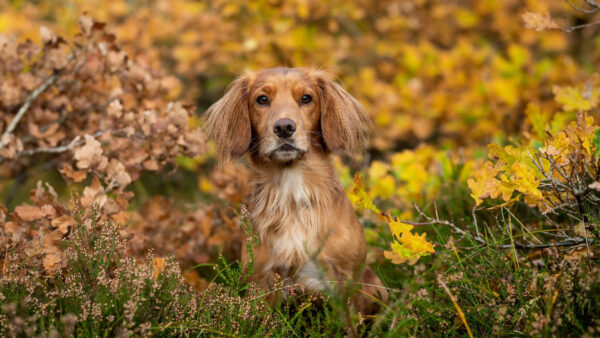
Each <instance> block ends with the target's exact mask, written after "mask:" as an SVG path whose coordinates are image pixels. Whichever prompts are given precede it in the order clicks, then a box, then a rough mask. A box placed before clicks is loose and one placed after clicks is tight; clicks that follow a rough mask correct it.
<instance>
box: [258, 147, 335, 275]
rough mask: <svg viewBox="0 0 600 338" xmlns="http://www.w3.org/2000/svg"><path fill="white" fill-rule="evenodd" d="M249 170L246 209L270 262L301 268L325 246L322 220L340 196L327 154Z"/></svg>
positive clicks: (315, 153)
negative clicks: (249, 193) (269, 252)
mask: <svg viewBox="0 0 600 338" xmlns="http://www.w3.org/2000/svg"><path fill="white" fill-rule="evenodd" d="M253 170H254V175H253V177H254V180H255V181H254V191H253V194H252V197H251V201H250V205H249V207H250V208H249V211H250V216H251V220H252V222H253V224H254V226H255V230H256V231H257V233H258V235H259V238H260V240H261V242H262V243H264V244H265V245H269V246H271V247H272V248H273V253H274V255H277V256H278V257H277V258H278V259H274V261H276V262H284V264H285V265H287V266H286V267H292V266H296V267H298V266H301V265H302V264H304V263H306V262H307V261H308V260H309V259H310V256H311V255H312V254H314V253H315V252H316V250H318V248H319V246H320V245H321V244H323V243H322V242H323V238H324V237H325V236H324V235H326V234H324V232H325V231H326V229H325V226H324V225H325V220H324V219H323V217H324V216H326V215H328V214H329V213H330V212H331V209H332V202H333V200H334V198H335V194H340V189H341V185H340V183H339V178H338V177H337V174H336V172H335V170H334V169H333V166H332V164H331V161H330V159H329V156H328V155H327V154H323V153H317V152H308V153H307V154H305V157H304V158H303V160H302V161H298V162H296V163H294V164H293V165H291V166H287V167H284V168H282V167H275V166H269V165H265V164H264V163H261V162H258V163H257V162H255V163H254V168H253ZM341 193H342V194H343V189H342V190H341ZM269 268H270V267H269Z"/></svg>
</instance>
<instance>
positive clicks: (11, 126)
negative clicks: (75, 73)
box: [0, 73, 58, 150]
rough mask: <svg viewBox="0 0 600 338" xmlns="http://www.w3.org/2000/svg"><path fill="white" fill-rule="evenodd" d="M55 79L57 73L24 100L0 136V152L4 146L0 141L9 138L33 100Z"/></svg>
mask: <svg viewBox="0 0 600 338" xmlns="http://www.w3.org/2000/svg"><path fill="white" fill-rule="evenodd" d="M57 78H58V73H53V74H52V75H50V76H49V77H48V78H47V79H46V81H44V83H42V85H41V86H39V87H37V88H36V89H35V90H34V91H32V92H31V94H29V96H28V97H27V99H25V103H23V105H22V106H21V108H19V111H18V112H17V114H16V115H15V117H14V118H13V120H12V121H11V122H10V124H9V125H8V127H7V128H6V130H5V131H4V133H3V134H2V137H1V138H0V150H2V148H4V144H3V143H2V140H3V139H5V138H6V137H7V136H9V135H10V134H11V133H12V132H13V131H14V130H15V128H16V127H17V125H18V124H19V121H21V119H22V118H23V116H24V115H25V113H26V112H27V110H28V109H29V107H30V106H31V104H32V103H33V101H35V99H36V98H37V97H38V96H39V95H40V94H41V93H43V92H44V91H46V89H48V87H50V86H51V85H52V84H54V82H55V81H56V79H57Z"/></svg>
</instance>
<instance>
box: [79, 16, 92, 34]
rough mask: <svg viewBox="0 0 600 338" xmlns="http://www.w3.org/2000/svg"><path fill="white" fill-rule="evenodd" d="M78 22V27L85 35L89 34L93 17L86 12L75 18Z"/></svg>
mask: <svg viewBox="0 0 600 338" xmlns="http://www.w3.org/2000/svg"><path fill="white" fill-rule="evenodd" d="M77 23H78V24H79V28H81V30H82V31H83V32H84V33H85V35H87V36H89V35H91V34H92V27H93V26H94V19H92V18H91V17H90V16H88V15H87V14H83V15H82V16H80V17H79V19H78V20H77Z"/></svg>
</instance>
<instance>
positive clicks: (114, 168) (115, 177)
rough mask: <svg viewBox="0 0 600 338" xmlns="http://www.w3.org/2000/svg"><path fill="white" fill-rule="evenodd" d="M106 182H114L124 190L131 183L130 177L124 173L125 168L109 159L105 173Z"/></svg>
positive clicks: (117, 161) (114, 160)
mask: <svg viewBox="0 0 600 338" xmlns="http://www.w3.org/2000/svg"><path fill="white" fill-rule="evenodd" d="M106 174H107V176H106V181H107V182H112V181H114V182H115V183H117V184H118V185H119V188H120V189H122V188H125V187H126V186H127V185H128V184H129V183H131V176H129V174H128V173H127V171H125V166H124V165H123V163H121V162H120V161H119V160H117V159H114V158H113V159H111V160H110V164H109V165H108V168H107V172H106Z"/></svg>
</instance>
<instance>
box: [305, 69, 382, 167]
mask: <svg viewBox="0 0 600 338" xmlns="http://www.w3.org/2000/svg"><path fill="white" fill-rule="evenodd" d="M315 76H316V80H317V84H318V86H319V99H320V102H321V131H322V132H323V139H324V141H325V145H326V146H327V148H328V149H329V150H331V151H336V152H345V153H346V154H348V155H350V156H352V155H356V154H357V153H359V152H360V151H361V150H362V148H363V146H364V143H365V142H366V140H367V138H368V136H369V132H370V130H371V120H370V119H369V116H368V115H367V112H366V111H365V108H364V107H363V106H362V105H361V104H360V103H359V102H358V101H357V100H356V99H355V98H354V97H352V95H350V94H348V92H347V91H345V90H344V89H343V88H342V86H340V85H339V84H337V83H336V82H334V81H333V80H332V79H331V78H330V77H329V75H328V74H326V73H324V72H323V71H319V70H316V71H315Z"/></svg>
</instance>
